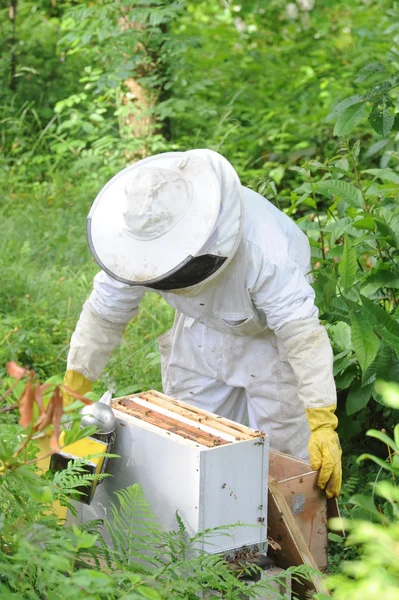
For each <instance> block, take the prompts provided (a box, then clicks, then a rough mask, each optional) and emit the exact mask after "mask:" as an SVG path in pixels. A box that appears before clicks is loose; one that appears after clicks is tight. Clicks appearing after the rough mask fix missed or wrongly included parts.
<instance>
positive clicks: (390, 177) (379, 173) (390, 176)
mask: <svg viewBox="0 0 399 600" xmlns="http://www.w3.org/2000/svg"><path fill="white" fill-rule="evenodd" d="M362 173H369V174H370V175H375V177H378V178H379V179H382V180H383V181H393V182H394V183H399V175H398V173H395V171H393V170H392V169H390V168H388V167H387V168H385V169H365V170H364V171H362Z"/></svg>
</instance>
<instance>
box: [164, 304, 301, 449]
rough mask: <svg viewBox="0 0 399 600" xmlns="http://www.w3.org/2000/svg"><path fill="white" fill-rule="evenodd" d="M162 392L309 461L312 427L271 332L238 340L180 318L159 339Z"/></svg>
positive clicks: (192, 320) (288, 367)
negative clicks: (261, 435) (261, 434)
mask: <svg viewBox="0 0 399 600" xmlns="http://www.w3.org/2000/svg"><path fill="white" fill-rule="evenodd" d="M159 349H160V352H161V363H162V382H163V388H164V392H165V393H166V394H168V395H170V396H174V397H176V398H178V399H179V400H183V401H184V402H188V403H190V404H193V405H195V406H197V407H199V408H202V409H204V410H208V411H211V412H213V413H216V414H219V415H221V416H223V417H226V418H228V419H231V420H233V421H236V422H239V423H245V421H246V419H248V424H249V426H250V427H252V428H254V429H257V430H260V431H262V432H264V433H266V434H268V435H269V436H270V447H271V448H272V449H274V450H279V451H281V452H285V453H287V454H291V455H293V456H297V457H298V458H302V459H304V460H308V459H309V455H308V450H307V444H308V440H309V435H310V431H309V427H308V423H307V419H306V415H305V410H304V407H303V405H302V403H301V401H300V400H299V398H298V394H297V384H296V379H295V375H294V372H293V370H292V368H291V366H290V365H289V363H288V362H287V361H286V360H285V356H284V351H283V348H282V344H281V342H280V340H279V339H278V338H277V337H276V336H275V335H274V333H273V332H272V331H270V330H267V331H266V332H263V333H261V334H258V335H255V336H237V335H233V334H229V333H221V332H219V331H216V330H214V329H210V328H208V327H206V326H205V325H202V324H201V323H198V321H195V320H194V319H192V318H191V317H186V316H184V315H182V314H180V313H177V314H176V318H175V323H174V326H173V328H172V329H171V330H169V331H167V332H166V333H165V334H163V335H162V336H161V337H160V338H159Z"/></svg>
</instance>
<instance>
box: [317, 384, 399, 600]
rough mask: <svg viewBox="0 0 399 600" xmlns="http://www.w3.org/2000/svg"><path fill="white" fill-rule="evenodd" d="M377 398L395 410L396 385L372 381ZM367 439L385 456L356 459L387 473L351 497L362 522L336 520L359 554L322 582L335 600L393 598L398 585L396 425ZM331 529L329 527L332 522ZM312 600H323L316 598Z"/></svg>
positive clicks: (398, 389)
mask: <svg viewBox="0 0 399 600" xmlns="http://www.w3.org/2000/svg"><path fill="white" fill-rule="evenodd" d="M377 390H378V392H379V393H380V394H381V397H382V400H383V402H384V403H386V404H387V405H388V406H390V407H391V408H394V409H397V408H399V386H398V385H397V384H387V383H383V382H378V383H377ZM368 435H369V436H371V437H373V438H376V439H378V440H380V441H381V442H382V443H383V444H385V445H386V446H387V448H388V458H387V460H385V461H382V460H381V459H380V458H379V457H376V456H373V455H370V454H363V455H361V456H360V457H359V461H363V460H365V459H371V460H373V461H374V462H375V463H377V464H378V465H379V466H380V468H381V469H383V470H384V471H386V472H388V473H389V474H390V479H387V480H382V481H378V482H376V483H375V484H374V485H373V490H372V497H371V498H370V496H369V495H367V496H366V495H359V494H357V495H355V496H354V497H353V499H352V501H353V503H354V504H355V505H357V506H359V507H361V508H362V510H363V515H367V517H368V518H367V520H366V519H365V518H364V516H363V518H361V517H357V518H355V519H353V520H351V521H349V520H346V521H344V523H342V521H339V522H338V523H337V524H336V525H337V528H340V527H342V525H344V527H345V528H346V529H348V530H349V536H348V539H347V542H346V545H347V546H349V547H353V546H357V547H358V548H359V549H360V556H359V557H358V558H357V559H356V560H350V561H345V562H344V563H343V564H342V566H341V569H340V572H339V573H337V574H336V575H333V576H332V577H330V578H329V579H327V581H326V584H327V586H328V588H329V589H330V590H332V591H333V597H334V598H335V599H336V600H346V599H347V598H351V599H353V600H372V599H374V598H375V597H378V595H380V596H381V598H384V600H385V599H386V600H396V599H397V598H398V585H399V561H398V552H399V490H398V487H397V483H396V481H397V477H398V475H399V424H397V425H396V426H395V429H394V439H392V438H390V437H389V436H387V435H386V434H385V433H384V432H381V431H376V430H370V431H368ZM333 526H334V524H333ZM316 598H317V599H318V600H323V599H325V598H327V596H324V595H322V594H316Z"/></svg>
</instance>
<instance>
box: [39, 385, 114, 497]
mask: <svg viewBox="0 0 399 600" xmlns="http://www.w3.org/2000/svg"><path fill="white" fill-rule="evenodd" d="M111 398H112V394H111V392H109V391H108V392H106V393H105V394H104V395H103V396H102V397H101V398H100V400H99V401H98V402H94V403H93V404H90V405H86V406H84V407H83V408H82V410H81V411H80V414H81V416H82V419H81V427H90V426H93V425H95V427H96V429H97V431H96V433H94V434H93V435H91V436H90V437H86V438H84V439H82V440H78V441H77V442H73V443H72V444H69V445H68V446H64V447H63V448H62V449H61V450H60V452H57V453H56V454H53V455H52V456H51V460H50V469H51V470H53V471H62V470H64V469H66V468H67V466H68V464H69V463H70V462H71V461H74V460H77V459H86V457H88V458H87V460H85V463H84V465H83V468H84V474H88V475H99V474H101V473H104V472H105V469H106V466H107V462H108V458H107V457H104V456H99V455H102V454H108V453H110V452H111V449H112V445H113V443H114V440H115V427H116V419H115V415H114V411H113V410H112V408H111V407H110V402H111ZM63 440H64V432H62V433H61V435H60V446H62V444H63ZM100 483H101V481H90V482H87V483H85V485H82V486H81V487H79V488H77V491H78V492H80V493H79V496H78V498H77V499H78V500H79V502H83V503H84V504H90V503H91V501H92V499H93V496H94V492H95V490H96V487H97V485H99V484H100Z"/></svg>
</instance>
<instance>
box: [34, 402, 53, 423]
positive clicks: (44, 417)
mask: <svg viewBox="0 0 399 600" xmlns="http://www.w3.org/2000/svg"><path fill="white" fill-rule="evenodd" d="M53 414H54V406H53V399H52V398H50V400H49V402H48V404H47V410H46V412H45V413H42V414H41V415H40V417H39V418H38V420H37V421H36V423H35V424H34V426H33V429H34V430H35V431H42V430H43V429H45V428H46V427H48V426H49V425H51V423H52V422H53Z"/></svg>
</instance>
